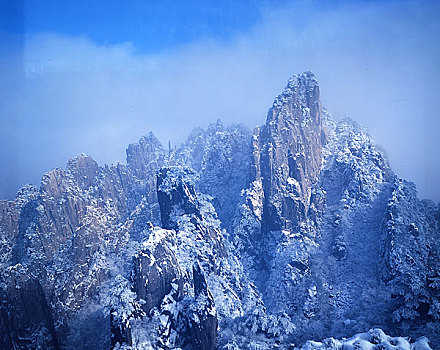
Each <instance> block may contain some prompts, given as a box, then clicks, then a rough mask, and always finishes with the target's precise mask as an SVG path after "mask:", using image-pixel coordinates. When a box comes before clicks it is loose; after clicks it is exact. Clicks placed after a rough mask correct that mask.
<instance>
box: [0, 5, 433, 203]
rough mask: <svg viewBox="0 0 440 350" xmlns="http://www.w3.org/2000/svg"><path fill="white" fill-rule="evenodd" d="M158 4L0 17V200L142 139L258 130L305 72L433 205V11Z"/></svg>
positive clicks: (51, 8) (334, 110) (119, 156)
mask: <svg viewBox="0 0 440 350" xmlns="http://www.w3.org/2000/svg"><path fill="white" fill-rule="evenodd" d="M164 3H165V5H163V7H160V6H162V5H158V4H155V5H153V4H150V5H148V4H143V5H142V4H141V2H134V3H133V4H136V6H137V7H136V6H135V5H127V8H128V9H129V10H130V11H129V10H127V11H125V12H124V11H122V10H121V8H119V7H117V6H116V5H115V4H114V3H111V5H108V6H107V7H105V8H99V6H97V5H94V6H93V5H90V7H91V8H90V9H89V10H90V13H89V14H88V15H84V16H83V14H84V13H85V12H84V11H86V9H87V5H86V2H84V3H82V2H79V3H73V2H72V3H70V5H69V6H67V8H66V9H65V11H66V12H65V13H64V12H63V13H61V12H60V15H59V18H58V17H57V16H56V14H57V13H58V12H57V10H60V7H59V6H58V8H57V6H56V5H55V3H49V4H50V5H47V4H46V5H41V4H40V5H38V4H37V2H35V1H27V2H17V3H15V4H14V5H10V8H8V9H6V11H4V13H3V16H4V14H5V13H6V14H9V17H8V20H7V21H5V23H6V26H4V28H5V29H3V30H2V31H1V36H0V38H2V40H3V41H4V42H5V43H6V45H3V46H2V48H1V51H0V64H1V65H0V70H1V75H2V77H3V79H2V80H3V81H2V82H1V87H2V90H3V93H2V94H1V96H0V114H1V122H2V126H3V128H2V130H1V131H0V142H1V144H0V146H1V147H0V149H1V151H0V161H1V164H2V165H3V168H2V171H1V173H0V199H4V198H13V197H14V196H15V194H16V192H17V191H18V189H19V188H20V187H21V186H22V185H24V184H25V183H34V184H37V185H38V184H39V180H40V178H41V175H43V173H44V172H46V171H49V170H51V169H52V168H55V167H65V165H66V164H67V161H68V159H69V158H71V157H73V156H75V155H78V154H81V153H87V154H90V155H91V156H92V157H93V158H94V159H96V160H97V161H98V162H99V163H100V164H104V163H107V164H109V163H116V162H118V161H119V162H122V163H125V149H126V146H127V145H128V144H129V143H133V142H137V140H138V139H139V138H140V137H141V136H142V135H144V134H146V133H147V132H149V131H152V132H153V133H154V134H155V135H156V136H157V137H158V138H159V139H160V140H161V141H162V143H163V144H164V145H166V144H167V143H168V140H170V141H171V143H172V144H173V145H176V144H178V143H179V142H182V141H183V140H184V138H185V137H186V136H187V135H188V134H189V132H190V131H191V130H192V129H193V128H195V127H198V126H201V127H206V126H207V125H208V124H209V123H213V122H215V121H216V120H217V119H218V118H220V119H221V120H222V121H223V122H224V123H225V124H226V125H227V124H231V123H234V122H236V123H243V124H245V125H247V126H249V127H250V128H252V127H254V126H256V125H261V124H263V123H264V122H265V119H266V113H267V110H268V109H269V108H270V106H271V104H272V101H273V99H274V98H275V96H276V95H277V94H279V93H280V92H281V91H282V90H283V88H284V86H285V84H286V82H287V80H288V78H289V77H290V76H292V75H294V74H298V73H302V72H303V71H306V70H310V71H312V72H314V73H315V74H316V76H317V78H318V80H319V81H320V87H321V97H322V102H323V105H324V106H325V107H326V108H327V109H328V110H329V112H330V113H331V114H332V115H333V117H334V118H335V119H337V120H339V119H342V118H345V117H350V118H352V119H354V120H356V121H357V122H358V123H359V124H361V125H362V126H364V127H366V128H367V129H368V130H369V131H370V133H371V134H372V135H373V136H374V137H375V139H376V142H377V143H378V144H379V145H381V146H382V147H383V148H384V149H385V151H386V152H387V154H388V157H389V160H390V163H391V166H392V168H393V170H394V171H395V173H396V174H397V175H398V176H399V177H402V178H404V179H407V180H410V181H414V182H415V183H416V185H417V188H418V190H419V196H420V197H421V198H430V199H433V200H435V201H436V202H438V201H440V185H439V184H438V181H437V178H438V174H439V173H440V160H439V158H438V157H437V155H436V150H439V149H440V137H439V136H440V118H439V117H440V116H439V111H440V98H439V97H440V88H439V84H438V80H439V78H440V64H439V63H440V44H439V43H438V39H437V38H438V36H439V35H440V24H439V21H438V18H439V14H440V5H439V3H438V2H435V1H361V2H355V1H338V2H328V1H317V2H310V1H298V2H294V3H288V2H284V1H282V2H277V4H276V5H273V3H271V2H268V1H245V2H242V3H240V4H234V2H232V1H225V2H224V3H222V4H221V5H219V4H216V5H214V3H210V2H209V3H203V4H202V2H198V1H191V2H189V4H190V5H187V8H183V7H182V5H177V4H176V3H175V2H172V1H165V2H164ZM11 4H12V2H11ZM17 4H18V5H17ZM78 4H79V5H78ZM40 6H41V7H40ZM45 6H46V7H45ZM130 6H132V7H130ZM149 6H150V7H149ZM173 6H175V8H176V10H175V11H170V8H171V9H174V7H173ZM75 9H76V12H75V11H74V10H75ZM234 11H235V12H234ZM126 12H127V13H126ZM87 13H88V12H87ZM97 14H99V15H100V17H99V18H100V19H101V20H102V24H100V23H101V22H97V23H96V24H94V23H93V18H94V17H93V16H95V15H97ZM234 14H235V16H234ZM101 15H102V16H101ZM14 16H15V17H14ZM66 16H70V17H66ZM11 18H15V20H12V19H11Z"/></svg>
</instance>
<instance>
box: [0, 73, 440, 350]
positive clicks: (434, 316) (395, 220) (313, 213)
mask: <svg viewBox="0 0 440 350" xmlns="http://www.w3.org/2000/svg"><path fill="white" fill-rule="evenodd" d="M249 103H252V102H251V101H250V102H249ZM176 127H178V126H176ZM126 156H127V158H126V159H127V163H126V165H123V164H119V163H118V164H116V165H99V164H98V163H97V162H96V161H95V160H93V159H92V157H90V156H88V155H81V156H78V157H75V158H73V159H71V160H69V161H68V164H67V167H66V168H57V169H54V170H51V171H49V172H48V173H46V174H44V175H43V177H42V180H41V184H40V186H38V187H37V186H33V185H26V186H24V187H23V188H22V189H20V190H19V191H18V194H17V196H16V197H15V199H14V200H3V201H0V242H1V245H0V249H1V254H0V258H1V261H0V264H1V265H0V269H1V273H0V298H1V304H0V313H1V317H0V347H1V348H5V349H35V348H41V349H78V348H88V349H109V348H112V349H273V348H277V349H295V348H298V349H342V348H344V349H345V348H348V349H431V348H432V349H436V348H438V347H440V337H439V334H440V259H439V258H440V243H439V242H440V239H439V238H440V205H439V204H438V203H434V202H433V201H431V200H420V199H418V197H417V191H416V188H415V185H414V184H413V183H411V182H408V181H405V180H404V179H401V178H399V177H398V176H397V175H396V174H395V173H394V172H393V169H392V168H391V166H390V164H389V162H388V159H387V157H386V155H385V153H384V151H383V150H382V148H381V147H378V146H377V145H376V144H375V142H374V140H373V139H372V137H371V136H370V135H369V134H368V133H367V132H366V131H365V129H363V128H362V126H360V125H358V124H357V123H356V122H355V121H353V120H350V119H344V120H342V121H339V122H335V121H334V120H333V118H332V117H331V115H330V112H329V111H327V110H326V109H325V108H323V106H322V104H321V97H320V87H319V84H318V80H317V79H316V77H315V76H314V74H313V73H311V72H305V73H303V74H299V75H295V76H293V77H291V78H290V79H289V80H288V83H287V86H286V87H285V89H284V90H283V91H282V93H281V94H280V95H278V96H277V97H276V98H275V100H274V102H273V104H272V106H271V107H270V109H269V111H268V113H267V118H266V123H265V124H264V125H261V126H259V127H256V128H255V129H254V130H249V129H248V128H247V127H246V126H243V125H240V124H234V125H230V126H225V125H224V124H223V123H222V122H221V121H220V120H218V121H217V122H215V123H213V124H211V125H209V126H208V127H207V128H197V129H195V130H193V131H192V132H191V133H190V135H189V136H188V137H187V139H186V141H184V142H183V143H182V144H181V145H179V146H172V147H169V146H168V145H162V144H161V142H160V141H159V140H158V139H157V138H156V136H155V135H154V134H153V133H148V134H146V135H145V136H143V137H142V138H141V139H140V140H139V142H137V143H133V144H130V145H129V146H128V148H127V150H126Z"/></svg>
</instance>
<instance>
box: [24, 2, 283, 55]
mask: <svg viewBox="0 0 440 350" xmlns="http://www.w3.org/2000/svg"><path fill="white" fill-rule="evenodd" d="M268 3H269V2H268V1H265V0H243V1H234V0H221V1H201V0H197V1H195V0H189V1H177V0H162V1H160V0H153V1H151V0H149V1H148V0H147V1H145V0H143V1H142V0H134V1H84V0H82V1H62V2H60V1H55V0H49V1H36V0H28V1H26V2H25V4H26V5H25V7H24V8H25V9H24V13H25V18H24V24H25V30H26V31H27V32H28V33H34V32H55V33H62V34H64V35H68V36H87V37H88V38H89V39H90V40H92V41H93V42H95V43H97V44H100V45H113V44H118V43H121V42H126V41H130V42H133V43H134V45H135V47H136V49H137V50H138V52H142V53H145V52H157V51H161V50H167V49H169V48H171V47H175V46H177V45H184V44H186V43H189V42H191V41H193V40H196V39H200V38H212V39H216V40H225V41H228V40H230V39H231V38H233V36H234V35H235V34H236V33H237V32H240V31H246V30H247V29H248V28H249V27H251V26H253V25H255V23H256V22H257V21H258V20H260V14H261V10H262V7H265V6H267V5H268ZM279 3H280V4H281V2H279Z"/></svg>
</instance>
